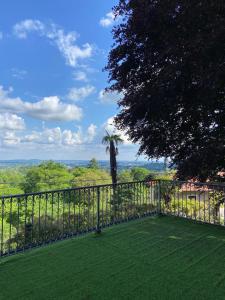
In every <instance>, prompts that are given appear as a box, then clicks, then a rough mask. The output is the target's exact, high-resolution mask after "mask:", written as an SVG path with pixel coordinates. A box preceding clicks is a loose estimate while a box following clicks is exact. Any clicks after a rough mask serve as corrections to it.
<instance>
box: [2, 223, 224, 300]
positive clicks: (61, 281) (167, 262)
mask: <svg viewBox="0 0 225 300" xmlns="http://www.w3.org/2000/svg"><path fill="white" fill-rule="evenodd" d="M224 291H225V229H224V228H222V227H221V228H219V227H215V226H212V225H202V224H196V223H194V222H191V221H188V220H183V219H178V218H173V217H159V218H157V217H155V218H153V217H152V218H146V219H142V220H138V221H133V222H130V223H126V224H121V225H117V226H114V227H111V228H108V229H105V230H104V232H103V233H102V234H101V235H99V236H95V235H94V234H88V235H86V236H82V237H79V238H74V239H71V240H68V241H64V242H59V243H56V244H54V245H50V246H46V247H44V248H40V249H35V250H31V251H29V252H26V253H25V254H20V255H16V256H13V257H9V258H4V259H2V260H1V261H0V299H10V300H12V299H98V300H99V299H132V300H133V299H166V300H168V299H171V300H172V299H173V300H174V299H191V300H193V299H196V300H197V299H198V300H199V299H216V300H219V299H225V292H224Z"/></svg>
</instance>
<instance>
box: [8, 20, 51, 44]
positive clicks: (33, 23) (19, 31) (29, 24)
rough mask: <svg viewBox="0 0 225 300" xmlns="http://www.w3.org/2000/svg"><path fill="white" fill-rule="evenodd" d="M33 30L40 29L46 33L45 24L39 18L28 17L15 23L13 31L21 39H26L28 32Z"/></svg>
mask: <svg viewBox="0 0 225 300" xmlns="http://www.w3.org/2000/svg"><path fill="white" fill-rule="evenodd" d="M32 31H38V32H39V33H42V34H44V31H45V26H44V24H43V23H42V22H40V21H39V20H32V19H27V20H24V21H21V22H19V23H17V24H15V25H14V27H13V32H14V34H15V35H16V36H17V37H18V38H20V39H26V38H27V34H28V33H30V32H32Z"/></svg>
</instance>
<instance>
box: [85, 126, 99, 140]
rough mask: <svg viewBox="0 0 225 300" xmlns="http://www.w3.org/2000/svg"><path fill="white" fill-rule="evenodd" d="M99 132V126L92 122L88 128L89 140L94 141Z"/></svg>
mask: <svg viewBox="0 0 225 300" xmlns="http://www.w3.org/2000/svg"><path fill="white" fill-rule="evenodd" d="M96 134H97V126H96V125H94V124H91V125H90V126H89V127H88V129H87V141H88V142H92V141H93V140H94V138H95V137H96Z"/></svg>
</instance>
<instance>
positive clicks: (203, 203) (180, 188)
mask: <svg viewBox="0 0 225 300" xmlns="http://www.w3.org/2000/svg"><path fill="white" fill-rule="evenodd" d="M160 193H161V196H160V199H161V201H160V203H161V208H160V212H161V213H162V214H166V215H174V216H178V217H183V218H188V219H192V220H195V221H199V222H203V223H210V224H216V225H222V226H225V185H224V184H218V183H209V182H206V183H199V182H193V181H190V182H186V181H160Z"/></svg>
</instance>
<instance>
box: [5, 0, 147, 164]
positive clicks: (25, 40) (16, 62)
mask: <svg viewBox="0 0 225 300" xmlns="http://www.w3.org/2000/svg"><path fill="white" fill-rule="evenodd" d="M116 3H117V1H114V0H107V1H106V0H82V1H81V0H76V1H75V0H39V1H30V0H20V1H15V0H3V1H2V2H1V10H0V159H1V160H4V159H75V160H79V159H87V160H89V159H91V158H92V157H95V158H96V159H107V158H108V156H107V155H106V153H105V146H103V145H102V144H101V140H102V137H103V136H104V134H105V129H107V130H108V131H110V133H113V132H114V133H118V134H121V136H122V138H123V139H124V143H123V145H120V146H119V152H120V154H119V157H118V159H119V160H136V159H137V156H136V154H137V151H138V145H134V144H132V143H131V141H129V139H128V137H127V136H126V135H125V133H124V132H120V131H118V130H117V129H115V126H114V121H113V118H114V116H115V115H116V114H117V113H118V111H119V110H118V107H117V104H116V101H117V100H118V99H119V98H120V97H121V95H119V94H116V93H105V92H104V89H105V88H106V87H107V86H108V83H107V77H108V74H107V72H103V71H102V70H103V68H104V67H105V65H106V63H107V56H108V53H109V51H110V48H111V45H112V43H113V39H112V34H111V30H112V27H113V25H114V24H115V23H116V22H118V21H117V20H114V16H113V13H112V7H113V6H114V5H115V4H116ZM138 160H143V157H139V158H138Z"/></svg>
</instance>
